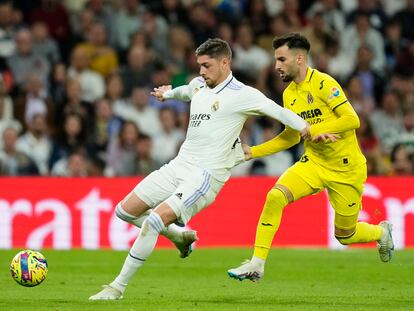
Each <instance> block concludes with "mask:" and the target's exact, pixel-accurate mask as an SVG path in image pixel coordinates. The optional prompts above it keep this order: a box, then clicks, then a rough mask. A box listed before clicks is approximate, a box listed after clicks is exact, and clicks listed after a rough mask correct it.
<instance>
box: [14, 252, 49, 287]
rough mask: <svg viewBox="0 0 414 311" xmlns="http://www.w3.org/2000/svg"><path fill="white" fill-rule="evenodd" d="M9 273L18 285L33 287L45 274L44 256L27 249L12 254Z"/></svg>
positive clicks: (41, 280)
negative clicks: (14, 254)
mask: <svg viewBox="0 0 414 311" xmlns="http://www.w3.org/2000/svg"><path fill="white" fill-rule="evenodd" d="M10 273H11V276H12V277H13V279H14V280H15V281H16V282H17V283H19V284H20V285H23V286H27V287H33V286H37V285H39V284H40V283H42V282H43V280H44V279H45V278H46V276H47V261H46V258H45V257H44V256H43V255H42V254H41V253H39V252H36V251H33V250H30V249H27V250H24V251H21V252H19V253H18V254H17V255H16V256H14V258H13V260H12V262H11V264H10Z"/></svg>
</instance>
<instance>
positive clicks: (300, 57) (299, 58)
mask: <svg viewBox="0 0 414 311" xmlns="http://www.w3.org/2000/svg"><path fill="white" fill-rule="evenodd" d="M304 61H305V55H303V54H302V53H298V54H297V56H296V63H297V64H298V65H301V64H303V62H304Z"/></svg>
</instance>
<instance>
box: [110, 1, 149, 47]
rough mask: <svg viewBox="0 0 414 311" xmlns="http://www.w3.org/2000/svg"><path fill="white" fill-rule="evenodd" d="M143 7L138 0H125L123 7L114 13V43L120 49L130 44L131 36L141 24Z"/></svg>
mask: <svg viewBox="0 0 414 311" xmlns="http://www.w3.org/2000/svg"><path fill="white" fill-rule="evenodd" d="M144 12H145V7H144V6H143V5H142V4H140V1H139V0H125V1H124V5H123V7H122V8H121V9H120V10H119V11H118V12H116V13H115V15H114V32H115V34H116V35H115V44H116V47H117V48H118V49H120V50H126V49H128V47H129V46H130V42H131V38H132V36H133V34H134V33H136V32H137V31H138V30H139V29H140V28H141V27H142V26H143V25H142V24H143V14H144Z"/></svg>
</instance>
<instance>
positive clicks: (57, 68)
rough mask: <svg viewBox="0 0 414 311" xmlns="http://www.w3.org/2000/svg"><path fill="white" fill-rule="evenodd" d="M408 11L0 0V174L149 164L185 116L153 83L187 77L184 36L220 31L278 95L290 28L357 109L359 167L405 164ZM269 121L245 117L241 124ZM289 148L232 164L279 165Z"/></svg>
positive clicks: (412, 153)
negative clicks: (280, 51)
mask: <svg viewBox="0 0 414 311" xmlns="http://www.w3.org/2000/svg"><path fill="white" fill-rule="evenodd" d="M413 21H414V0H393V1H387V0H382V1H380V0H314V1H310V0H309V1H307V0H306V1H305V0H303V1H300V0H199V1H196V0H181V1H180V0H158V1H155V0H147V1H144V0H30V1H27V0H20V1H19V0H15V1H11V0H10V1H7V0H0V175H3V176H16V175H40V176H82V177H83V176H136V175H142V176H144V175H147V174H149V173H150V172H151V171H153V170H155V169H157V168H159V167H160V166H162V165H163V164H165V163H167V162H168V161H169V160H171V159H172V158H173V157H174V156H175V155H176V154H177V151H178V149H179V147H180V144H181V143H182V141H183V140H184V138H185V135H186V129H187V124H188V119H189V106H188V103H184V102H180V101H177V100H168V101H166V102H163V103H161V102H159V101H157V100H156V99H155V98H154V97H152V96H151V95H150V91H151V90H152V89H153V88H154V87H156V86H160V85H164V84H172V85H173V87H176V86H179V85H182V84H186V83H188V82H189V81H190V80H191V79H192V78H194V77H196V76H197V75H198V71H199V68H198V65H197V62H196V58H195V55H194V50H195V48H196V47H197V46H198V45H199V44H201V43H202V42H204V41H205V40H206V39H208V38H213V37H220V38H222V39H225V40H226V41H228V42H229V43H230V45H231V47H232V49H233V52H234V59H233V64H232V70H233V73H234V75H235V76H236V77H237V78H238V79H239V80H241V81H242V82H244V83H245V84H248V85H251V86H254V87H256V88H258V89H260V90H261V91H262V92H264V93H265V94H266V95H267V96H268V97H270V98H272V99H273V100H275V101H276V102H277V103H278V104H280V105H282V104H283V103H282V92H283V90H284V88H285V87H286V84H285V83H284V82H282V81H281V79H280V77H279V75H278V74H277V73H276V72H275V71H274V60H273V50H272V39H273V38H274V37H275V36H279V35H282V34H285V33H287V32H292V31H295V32H301V33H302V34H304V35H306V36H307V38H308V39H309V40H310V42H311V45H312V48H311V51H310V63H311V66H312V67H313V68H316V69H318V70H321V71H324V72H327V73H329V74H331V75H332V76H333V77H335V78H336V79H337V80H338V81H339V82H340V83H341V85H342V86H343V88H344V91H345V93H346V94H347V96H348V98H349V100H350V102H351V104H352V105H353V106H354V108H355V110H356V111H357V113H358V115H359V117H360V119H361V126H360V128H359V129H358V130H357V136H358V138H359V142H360V146H361V149H362V150H363V152H364V154H365V156H366V158H367V161H368V172H369V174H370V175H387V176H390V175H394V176H396V175H410V174H414V27H413ZM281 130H282V127H281V125H280V124H278V123H277V122H275V121H273V120H271V119H269V118H266V117H254V118H250V119H249V120H248V121H247V123H246V125H245V127H244V129H243V131H242V133H241V138H242V140H243V141H244V142H246V143H248V144H250V145H256V144H259V143H261V142H263V141H265V140H268V139H270V138H272V137H274V136H275V135H277V134H278V133H279V132H280V131H281ZM217 139H220V138H219V137H217ZM301 152H302V146H301V145H298V146H296V147H294V148H292V149H291V150H289V151H285V152H280V153H278V154H275V155H272V156H269V157H266V158H263V159H257V160H254V161H249V162H247V163H244V164H242V165H240V166H238V167H236V168H234V172H233V173H234V175H235V176H240V175H270V176H277V175H280V174H281V173H283V171H284V170H285V169H286V168H287V167H289V166H290V165H292V164H293V163H294V161H296V160H297V159H298V157H299V156H300V154H301Z"/></svg>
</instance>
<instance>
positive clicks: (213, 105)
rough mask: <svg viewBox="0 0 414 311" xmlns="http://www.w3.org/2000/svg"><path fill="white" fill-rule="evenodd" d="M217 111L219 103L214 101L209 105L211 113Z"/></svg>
mask: <svg viewBox="0 0 414 311" xmlns="http://www.w3.org/2000/svg"><path fill="white" fill-rule="evenodd" d="M218 109H219V101H218V100H216V101H215V102H214V104H212V105H211V111H213V112H214V111H217V110H218Z"/></svg>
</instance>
